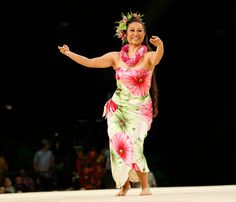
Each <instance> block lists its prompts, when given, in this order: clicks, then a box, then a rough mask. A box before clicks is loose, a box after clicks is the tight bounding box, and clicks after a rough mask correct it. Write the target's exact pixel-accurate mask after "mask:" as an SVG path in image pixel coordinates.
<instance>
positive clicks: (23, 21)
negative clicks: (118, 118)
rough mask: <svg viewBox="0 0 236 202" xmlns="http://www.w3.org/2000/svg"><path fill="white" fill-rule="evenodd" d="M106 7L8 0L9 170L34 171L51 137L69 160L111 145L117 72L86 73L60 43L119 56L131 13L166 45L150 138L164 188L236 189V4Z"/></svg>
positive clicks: (0, 63)
mask: <svg viewBox="0 0 236 202" xmlns="http://www.w3.org/2000/svg"><path fill="white" fill-rule="evenodd" d="M108 2H109V3H108ZM108 2H106V1H75V0H73V1H72V0H67V1H58V2H56V1H46V0H45V1H43V0H42V1H23V0H19V1H13V0H8V1H6V2H5V1H1V3H0V17H1V25H0V41H1V48H0V137H1V138H0V147H1V151H3V152H4V154H5V157H6V158H7V160H8V162H9V166H10V167H9V168H10V170H11V171H15V170H18V169H19V168H21V167H25V168H26V169H29V170H30V169H31V166H32V156H33V154H34V152H35V151H36V150H37V149H38V147H39V144H40V141H41V139H42V138H45V137H46V138H48V139H50V140H51V142H52V143H59V145H60V147H59V149H58V150H57V151H55V152H57V157H58V158H61V159H64V160H67V161H68V160H69V158H68V156H69V155H70V151H71V148H73V146H75V145H78V144H83V146H84V147H85V148H89V147H91V146H93V145H95V146H97V147H98V148H102V147H103V146H104V145H106V143H107V142H108V137H107V133H106V122H105V120H104V119H103V118H102V111H103V106H104V104H105V102H106V100H107V99H108V97H109V95H110V93H112V92H113V91H114V89H115V80H114V71H113V70H112V68H108V69H86V68H84V67H82V66H80V65H78V64H76V63H75V62H73V61H71V60H69V59H68V58H66V57H65V56H64V55H62V54H60V53H59V51H58V49H57V46H58V45H62V44H64V43H65V44H67V45H69V46H70V48H71V50H72V51H74V52H77V53H80V54H82V55H85V56H87V57H95V56H100V55H102V54H104V53H106V52H108V51H117V50H119V49H120V47H121V42H120V41H119V40H118V39H117V38H115V37H114V33H115V32H114V31H115V29H114V25H115V24H114V22H115V21H118V20H120V19H121V12H124V13H126V12H128V11H130V10H131V11H133V12H136V11H139V12H140V13H144V14H145V16H144V21H145V22H146V27H147V34H148V36H151V35H158V36H159V37H160V38H161V39H162V40H163V42H164V46H165V53H164V56H163V58H162V60H161V63H160V64H159V65H158V66H157V72H156V74H157V82H158V86H159V116H158V118H156V119H155V120H154V122H153V127H152V129H151V130H150V132H149V136H148V137H147V139H146V142H145V144H146V148H145V152H146V157H147V159H148V162H149V163H150V167H151V169H152V170H153V171H154V173H155V174H156V176H157V181H158V184H159V186H185V185H187V186H190V185H212V184H235V183H236V174H235V170H236V166H235V165H234V164H235V163H234V162H235V154H236V150H235V148H236V147H235V142H234V135H235V112H236V94H235V76H234V74H233V70H234V68H235V62H234V58H235V56H234V54H233V53H234V52H235V51H234V47H233V42H234V37H235V36H234V33H233V28H235V19H236V18H235V7H234V6H233V1H210V0H204V1H187V0H186V1H177V0H176V1H175V0H165V1H164V0H145V1H143V0H140V1H137V0H136V1H114V0H110V1H108ZM22 158H23V159H24V160H22Z"/></svg>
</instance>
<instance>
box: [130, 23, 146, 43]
mask: <svg viewBox="0 0 236 202" xmlns="http://www.w3.org/2000/svg"><path fill="white" fill-rule="evenodd" d="M126 34H127V41H128V43H129V44H132V45H140V44H142V43H143V40H144V37H145V34H146V33H145V30H144V27H143V25H142V24H141V23H139V22H131V23H130V24H129V25H128V29H127V32H126Z"/></svg>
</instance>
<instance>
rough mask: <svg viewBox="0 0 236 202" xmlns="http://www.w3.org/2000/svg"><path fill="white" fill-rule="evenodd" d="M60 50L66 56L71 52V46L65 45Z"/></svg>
mask: <svg viewBox="0 0 236 202" xmlns="http://www.w3.org/2000/svg"><path fill="white" fill-rule="evenodd" d="M58 49H59V50H60V52H61V53H62V54H66V53H67V52H69V51H70V49H69V46H67V45H65V44H64V45H63V46H58Z"/></svg>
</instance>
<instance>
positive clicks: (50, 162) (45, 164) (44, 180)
mask: <svg viewBox="0 0 236 202" xmlns="http://www.w3.org/2000/svg"><path fill="white" fill-rule="evenodd" d="M33 163H34V171H35V173H36V176H37V185H38V189H39V190H40V191H50V190H52V189H53V178H52V172H51V171H52V168H53V166H54V164H55V156H54V154H53V152H52V150H51V149H50V142H49V141H48V140H47V139H43V140H42V147H41V148H40V149H39V150H38V151H37V152H36V153H35V155H34V159H33Z"/></svg>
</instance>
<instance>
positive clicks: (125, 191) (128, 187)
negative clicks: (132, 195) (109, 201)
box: [116, 186, 130, 196]
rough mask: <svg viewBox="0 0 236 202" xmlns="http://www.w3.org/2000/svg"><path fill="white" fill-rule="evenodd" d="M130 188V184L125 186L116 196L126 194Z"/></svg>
mask: <svg viewBox="0 0 236 202" xmlns="http://www.w3.org/2000/svg"><path fill="white" fill-rule="evenodd" d="M129 189H130V186H123V187H122V188H121V189H120V191H119V192H118V193H117V194H116V196H125V195H126V193H127V191H128V190H129Z"/></svg>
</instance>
